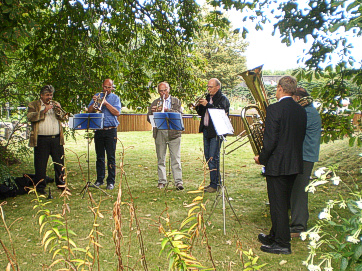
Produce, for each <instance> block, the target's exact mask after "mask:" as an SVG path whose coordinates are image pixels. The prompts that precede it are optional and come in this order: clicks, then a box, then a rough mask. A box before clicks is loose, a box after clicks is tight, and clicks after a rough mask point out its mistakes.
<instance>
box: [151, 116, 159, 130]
mask: <svg viewBox="0 0 362 271" xmlns="http://www.w3.org/2000/svg"><path fill="white" fill-rule="evenodd" d="M149 118H150V122H151V125H152V127H153V128H155V127H157V126H156V123H155V120H154V116H153V115H149Z"/></svg>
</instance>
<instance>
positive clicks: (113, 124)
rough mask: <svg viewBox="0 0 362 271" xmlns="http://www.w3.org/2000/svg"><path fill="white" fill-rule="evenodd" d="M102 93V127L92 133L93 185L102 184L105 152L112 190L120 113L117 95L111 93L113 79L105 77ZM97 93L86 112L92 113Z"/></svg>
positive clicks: (110, 188)
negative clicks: (94, 175)
mask: <svg viewBox="0 0 362 271" xmlns="http://www.w3.org/2000/svg"><path fill="white" fill-rule="evenodd" d="M102 87H103V93H102V94H101V97H104V96H103V95H105V94H106V97H105V99H104V101H103V103H102V106H101V112H102V113H103V114H104V123H103V129H98V130H96V131H95V134H94V144H95V150H96V154H97V162H96V168H97V180H96V182H95V184H94V185H95V186H97V187H99V186H100V185H103V180H104V178H105V175H106V169H105V154H106V153H107V169H108V176H107V188H106V189H109V190H112V189H113V188H114V182H115V177H116V146H117V126H118V124H119V122H118V119H117V118H118V116H119V115H120V114H121V107H122V106H121V102H120V100H119V97H118V96H117V95H116V94H114V93H112V90H113V89H114V87H113V81H112V80H111V79H106V80H104V82H103V86H102ZM98 95H99V93H97V94H95V95H94V96H93V98H92V101H91V102H90V103H89V105H88V112H89V113H94V112H95V111H96V109H95V108H94V106H93V104H94V102H95V101H97V99H98V98H99V96H98Z"/></svg>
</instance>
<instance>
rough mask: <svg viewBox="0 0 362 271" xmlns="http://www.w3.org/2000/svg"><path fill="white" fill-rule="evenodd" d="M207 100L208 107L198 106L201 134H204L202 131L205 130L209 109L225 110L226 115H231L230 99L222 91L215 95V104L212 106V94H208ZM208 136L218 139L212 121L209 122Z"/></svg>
mask: <svg viewBox="0 0 362 271" xmlns="http://www.w3.org/2000/svg"><path fill="white" fill-rule="evenodd" d="M206 100H207V102H208V103H207V104H206V106H203V105H198V106H196V111H197V114H198V115H199V116H201V121H200V126H199V133H202V131H203V130H204V118H205V113H206V110H207V109H209V108H217V109H224V110H225V113H226V114H227V115H229V108H230V102H229V100H228V98H227V97H226V96H225V95H224V94H222V92H221V90H219V91H218V92H216V93H215V95H214V96H213V97H212V102H213V103H212V104H210V94H207V96H206ZM207 135H208V138H213V137H216V131H215V128H214V124H213V123H212V120H211V119H210V121H209V126H207Z"/></svg>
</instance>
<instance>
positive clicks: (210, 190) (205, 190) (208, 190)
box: [204, 186, 217, 193]
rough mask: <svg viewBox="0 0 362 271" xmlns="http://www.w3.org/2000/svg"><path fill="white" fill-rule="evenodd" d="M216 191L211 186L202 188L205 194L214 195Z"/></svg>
mask: <svg viewBox="0 0 362 271" xmlns="http://www.w3.org/2000/svg"><path fill="white" fill-rule="evenodd" d="M216 191H217V189H216V188H213V187H211V186H208V187H206V188H204V192H207V193H215V192H216Z"/></svg>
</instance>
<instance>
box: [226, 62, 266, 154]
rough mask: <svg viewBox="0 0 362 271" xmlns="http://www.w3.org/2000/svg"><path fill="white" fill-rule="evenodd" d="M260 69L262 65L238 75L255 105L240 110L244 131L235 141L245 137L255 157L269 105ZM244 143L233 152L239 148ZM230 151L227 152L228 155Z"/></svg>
mask: <svg viewBox="0 0 362 271" xmlns="http://www.w3.org/2000/svg"><path fill="white" fill-rule="evenodd" d="M262 68H263V65H261V66H259V67H256V68H254V69H251V70H248V71H245V72H243V73H241V74H240V75H241V76H242V77H243V79H244V81H245V83H246V85H247V87H248V88H249V90H250V91H251V95H252V96H253V98H254V100H255V104H251V105H247V106H245V107H244V108H243V109H242V111H241V119H242V121H243V124H244V129H245V131H243V132H242V133H240V134H239V135H238V136H237V139H236V141H239V140H244V139H245V136H247V137H248V139H249V142H250V144H251V147H252V149H253V152H254V154H255V155H259V154H260V152H261V149H262V147H263V135H264V127H265V117H266V108H267V107H268V105H269V103H268V100H267V95H266V91H265V87H264V83H263V78H262V71H261V70H262ZM233 143H235V142H232V143H231V144H233ZM245 143H246V142H245ZM245 143H243V144H242V145H240V146H238V147H237V148H235V149H234V150H236V149H238V148H240V147H241V146H243V145H244V144H245ZM231 144H229V145H231ZM234 150H232V151H234ZM232 151H229V152H228V153H230V152H232Z"/></svg>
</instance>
